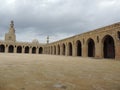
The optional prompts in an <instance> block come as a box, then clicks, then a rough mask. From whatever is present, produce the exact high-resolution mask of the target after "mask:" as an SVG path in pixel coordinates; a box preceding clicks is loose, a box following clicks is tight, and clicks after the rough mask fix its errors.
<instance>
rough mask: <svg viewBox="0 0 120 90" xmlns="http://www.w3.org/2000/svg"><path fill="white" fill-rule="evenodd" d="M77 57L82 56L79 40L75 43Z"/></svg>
mask: <svg viewBox="0 0 120 90" xmlns="http://www.w3.org/2000/svg"><path fill="white" fill-rule="evenodd" d="M76 47H77V48H76V49H77V50H76V51H77V56H82V44H81V41H80V40H77V41H76Z"/></svg>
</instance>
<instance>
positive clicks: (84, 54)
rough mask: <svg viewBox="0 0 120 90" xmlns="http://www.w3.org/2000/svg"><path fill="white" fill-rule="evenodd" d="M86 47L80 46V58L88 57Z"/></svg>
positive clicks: (84, 45)
mask: <svg viewBox="0 0 120 90" xmlns="http://www.w3.org/2000/svg"><path fill="white" fill-rule="evenodd" d="M87 49H88V47H87V45H86V44H83V45H82V57H87V56H88V51H87Z"/></svg>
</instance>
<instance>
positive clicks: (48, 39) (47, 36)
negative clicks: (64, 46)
mask: <svg viewBox="0 0 120 90" xmlns="http://www.w3.org/2000/svg"><path fill="white" fill-rule="evenodd" d="M48 43H49V36H47V44H48Z"/></svg>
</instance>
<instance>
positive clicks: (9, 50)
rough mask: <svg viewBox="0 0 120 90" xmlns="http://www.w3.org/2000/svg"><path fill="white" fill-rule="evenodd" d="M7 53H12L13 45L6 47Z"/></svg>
mask: <svg viewBox="0 0 120 90" xmlns="http://www.w3.org/2000/svg"><path fill="white" fill-rule="evenodd" d="M8 52H9V53H14V46H13V45H10V46H9V47H8Z"/></svg>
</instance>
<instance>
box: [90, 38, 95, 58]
mask: <svg viewBox="0 0 120 90" xmlns="http://www.w3.org/2000/svg"><path fill="white" fill-rule="evenodd" d="M88 57H95V43H94V40H93V39H88Z"/></svg>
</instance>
